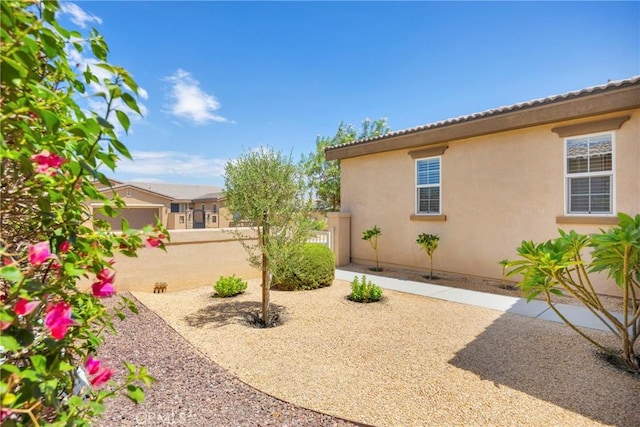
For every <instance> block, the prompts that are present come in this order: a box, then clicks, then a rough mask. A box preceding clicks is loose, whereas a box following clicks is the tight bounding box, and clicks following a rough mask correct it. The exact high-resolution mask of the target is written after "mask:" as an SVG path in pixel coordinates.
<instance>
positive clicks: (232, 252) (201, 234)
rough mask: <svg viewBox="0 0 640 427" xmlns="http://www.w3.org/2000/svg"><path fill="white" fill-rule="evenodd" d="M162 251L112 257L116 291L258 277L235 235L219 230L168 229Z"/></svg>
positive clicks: (169, 288)
mask: <svg viewBox="0 0 640 427" xmlns="http://www.w3.org/2000/svg"><path fill="white" fill-rule="evenodd" d="M170 233H171V242H169V243H168V244H167V245H166V248H167V251H166V252H164V251H162V250H160V249H156V248H144V249H140V250H139V251H138V257H137V258H129V257H126V256H123V255H120V254H117V255H116V257H115V264H114V269H115V270H116V281H115V284H116V289H117V290H118V291H143V292H153V288H154V285H155V283H156V282H164V283H166V284H167V292H171V291H178V290H184V289H191V288H197V287H200V286H205V285H209V286H212V285H213V284H214V283H215V282H216V281H217V280H218V278H219V277H220V276H230V275H232V274H235V275H236V276H239V277H242V278H243V279H253V278H258V277H260V271H259V270H257V269H255V268H253V267H251V266H250V265H249V263H248V261H247V257H248V255H247V252H246V251H245V250H244V248H243V247H242V245H241V243H240V242H239V241H238V240H236V238H235V236H234V235H233V234H232V233H230V232H228V231H225V230H221V229H200V230H172V231H171V232H170Z"/></svg>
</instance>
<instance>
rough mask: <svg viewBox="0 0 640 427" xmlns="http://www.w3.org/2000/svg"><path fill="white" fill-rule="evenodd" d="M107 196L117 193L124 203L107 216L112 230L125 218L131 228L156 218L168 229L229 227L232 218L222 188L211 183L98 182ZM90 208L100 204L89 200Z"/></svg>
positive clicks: (151, 221)
mask: <svg viewBox="0 0 640 427" xmlns="http://www.w3.org/2000/svg"><path fill="white" fill-rule="evenodd" d="M98 188H99V189H100V191H101V192H103V193H104V194H106V195H107V197H109V196H111V195H113V193H114V192H115V193H117V194H118V195H119V196H120V197H121V198H122V199H123V200H124V201H125V203H126V204H127V207H126V209H122V210H121V211H120V212H119V213H120V215H119V216H118V217H114V218H106V217H104V216H102V215H100V214H98V213H96V216H97V217H99V218H102V219H106V220H107V221H109V222H110V223H111V226H112V228H113V229H114V230H119V229H120V227H121V218H126V219H127V221H128V222H129V226H130V227H131V228H136V229H138V228H141V227H143V226H144V225H147V224H155V222H156V217H157V218H159V219H160V220H161V221H162V223H163V224H164V225H165V226H166V227H167V229H169V230H185V229H192V228H224V227H229V226H230V225H231V224H230V220H231V217H230V215H229V214H228V211H227V209H226V208H225V206H224V199H223V197H222V193H221V191H222V190H221V189H220V188H219V187H216V186H212V185H187V184H165V183H146V182H120V181H116V180H111V187H108V186H104V185H99V186H98ZM91 206H92V208H94V209H95V208H97V207H99V206H100V204H98V203H92V205H91Z"/></svg>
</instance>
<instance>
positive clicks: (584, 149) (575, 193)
mask: <svg viewBox="0 0 640 427" xmlns="http://www.w3.org/2000/svg"><path fill="white" fill-rule="evenodd" d="M565 158H566V159H565V160H566V161H565V178H566V185H567V188H566V198H567V200H566V206H567V214H581V215H585V214H587V215H591V214H600V215H602V214H612V213H613V196H614V194H613V182H614V179H613V178H614V172H613V170H614V168H613V133H611V132H608V133H601V134H596V135H586V136H578V137H571V138H566V139H565Z"/></svg>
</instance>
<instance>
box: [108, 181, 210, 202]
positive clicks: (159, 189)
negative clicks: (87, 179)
mask: <svg viewBox="0 0 640 427" xmlns="http://www.w3.org/2000/svg"><path fill="white" fill-rule="evenodd" d="M123 186H132V187H137V188H141V189H143V190H147V191H151V192H153V193H157V194H160V195H163V196H166V197H169V198H171V199H172V200H194V199H196V200H197V199H204V198H209V197H205V196H211V194H212V193H220V192H221V191H222V189H221V188H220V187H218V186H215V185H191V184H167V183H163V182H135V181H128V182H124V183H122V184H120V185H118V186H115V187H123ZM115 187H114V188H115Z"/></svg>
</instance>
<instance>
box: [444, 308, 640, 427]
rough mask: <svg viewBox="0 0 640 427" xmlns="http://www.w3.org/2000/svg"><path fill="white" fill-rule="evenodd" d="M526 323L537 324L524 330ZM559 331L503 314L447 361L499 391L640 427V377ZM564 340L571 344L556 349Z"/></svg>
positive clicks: (586, 344)
mask: <svg viewBox="0 0 640 427" xmlns="http://www.w3.org/2000/svg"><path fill="white" fill-rule="evenodd" d="M527 321H528V322H536V324H535V325H534V326H533V327H530V326H531V325H527V327H526V329H525V328H521V327H522V326H524V325H523V324H522V322H527ZM558 327H565V326H564V325H549V324H548V323H547V322H543V321H536V320H533V319H524V318H520V316H517V315H513V314H504V315H502V316H501V317H500V318H499V319H497V320H496V321H495V322H494V323H492V324H491V326H489V327H488V328H487V329H485V330H484V332H482V333H481V334H480V335H478V336H477V337H476V339H475V340H473V341H472V342H470V343H469V344H468V345H467V346H466V347H465V348H463V349H462V350H460V351H459V352H458V353H456V355H455V357H454V358H453V359H451V360H449V363H450V364H452V365H453V366H456V367H458V368H460V369H464V370H466V371H470V372H473V373H475V374H477V375H478V376H479V377H480V378H482V379H483V380H488V381H492V382H493V383H494V384H495V386H496V387H500V386H501V385H504V386H507V387H510V388H512V389H514V390H519V391H521V392H523V393H526V394H528V395H530V396H534V397H536V398H538V399H541V400H545V401H547V402H550V403H553V404H554V405H557V406H560V407H563V408H565V409H568V410H570V411H572V412H574V413H577V414H581V415H583V416H586V417H588V418H591V419H592V420H596V421H599V422H601V423H603V424H606V425H616V426H631V425H634V426H640V410H638V396H640V378H638V377H637V376H634V375H632V374H629V373H626V372H623V371H621V370H619V369H617V368H615V367H614V366H612V365H610V364H608V363H607V362H604V361H603V360H602V358H601V357H600V356H599V355H598V353H597V351H596V349H595V347H592V346H591V345H590V344H589V343H588V342H587V341H586V340H583V339H582V338H578V342H576V340H575V339H571V340H567V338H568V337H569V336H571V337H572V338H576V337H577V334H575V337H574V336H573V335H566V334H564V333H562V332H560V331H558V329H557V328H558ZM538 328H539V329H538ZM523 330H526V331H528V332H529V333H522V331H523ZM562 340H566V341H567V345H564V346H563V345H558V342H559V341H560V342H562ZM582 341H584V342H582ZM570 343H571V344H570Z"/></svg>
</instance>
